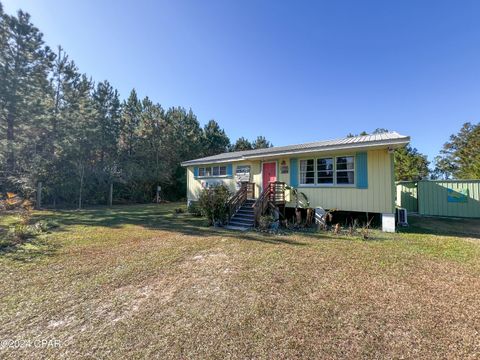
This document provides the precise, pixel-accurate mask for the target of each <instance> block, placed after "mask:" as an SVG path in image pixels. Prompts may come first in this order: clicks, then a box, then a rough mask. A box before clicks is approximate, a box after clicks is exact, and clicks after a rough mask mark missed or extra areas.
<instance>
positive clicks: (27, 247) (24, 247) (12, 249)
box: [0, 235, 59, 263]
mask: <svg viewBox="0 0 480 360" xmlns="http://www.w3.org/2000/svg"><path fill="white" fill-rule="evenodd" d="M58 247H59V246H58V244H55V243H53V242H51V241H48V240H47V239H46V238H45V235H41V236H37V237H33V238H30V239H28V240H25V241H23V242H20V243H15V242H7V241H5V240H3V239H2V246H1V247H0V258H2V257H4V258H8V259H11V260H15V261H19V262H24V263H29V262H33V261H35V260H39V259H41V258H44V257H50V256H53V255H54V254H55V253H56V250H57V249H58Z"/></svg>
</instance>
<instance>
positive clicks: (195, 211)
mask: <svg viewBox="0 0 480 360" xmlns="http://www.w3.org/2000/svg"><path fill="white" fill-rule="evenodd" d="M188 212H189V213H190V214H192V215H193V216H202V210H200V208H199V206H198V203H197V202H194V201H192V202H190V204H188Z"/></svg>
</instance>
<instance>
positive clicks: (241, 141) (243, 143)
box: [231, 136, 253, 151]
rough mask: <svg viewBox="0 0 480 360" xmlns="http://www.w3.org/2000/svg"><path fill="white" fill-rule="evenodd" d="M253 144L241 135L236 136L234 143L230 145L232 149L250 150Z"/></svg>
mask: <svg viewBox="0 0 480 360" xmlns="http://www.w3.org/2000/svg"><path fill="white" fill-rule="evenodd" d="M252 149H253V146H252V143H251V142H250V141H248V139H245V138H244V137H243V136H242V137H240V138H238V139H237V141H236V142H235V144H234V145H233V146H232V148H231V150H232V151H243V150H252Z"/></svg>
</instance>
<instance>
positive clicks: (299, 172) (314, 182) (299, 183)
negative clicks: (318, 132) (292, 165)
mask: <svg viewBox="0 0 480 360" xmlns="http://www.w3.org/2000/svg"><path fill="white" fill-rule="evenodd" d="M308 160H313V184H306V183H305V184H304V183H302V181H301V180H302V161H308ZM316 161H317V159H315V158H305V159H299V160H298V185H299V186H306V187H309V186H315V185H316V184H317V176H316V174H315V172H316V170H317V165H316ZM307 166H308V165H307ZM306 172H308V171H306ZM305 177H306V176H305Z"/></svg>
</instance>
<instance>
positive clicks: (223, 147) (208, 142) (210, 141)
mask: <svg viewBox="0 0 480 360" xmlns="http://www.w3.org/2000/svg"><path fill="white" fill-rule="evenodd" d="M203 138H204V140H203V143H204V151H205V156H211V155H217V154H221V153H224V152H227V151H228V147H229V146H230V139H229V138H228V136H227V135H226V134H225V131H224V130H223V129H221V128H220V125H218V123H217V122H216V121H215V120H210V121H209V122H208V123H207V124H206V125H205V127H204V128H203Z"/></svg>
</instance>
